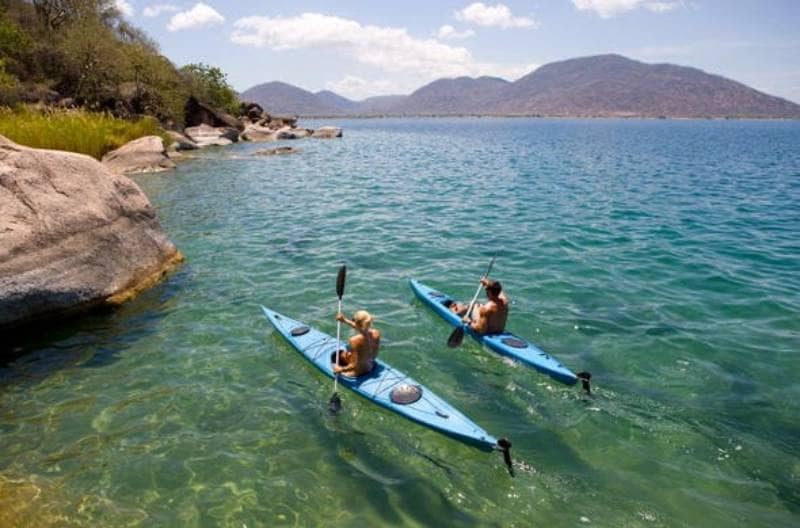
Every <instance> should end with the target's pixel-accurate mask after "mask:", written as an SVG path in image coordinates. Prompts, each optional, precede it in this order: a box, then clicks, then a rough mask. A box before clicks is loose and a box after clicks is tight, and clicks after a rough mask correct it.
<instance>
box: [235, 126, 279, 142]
mask: <svg viewBox="0 0 800 528" xmlns="http://www.w3.org/2000/svg"><path fill="white" fill-rule="evenodd" d="M241 138H242V139H243V140H245V141H275V134H274V131H273V130H270V129H269V128H267V127H265V126H261V125H257V124H255V123H253V124H249V125H247V126H245V128H244V132H242V135H241Z"/></svg>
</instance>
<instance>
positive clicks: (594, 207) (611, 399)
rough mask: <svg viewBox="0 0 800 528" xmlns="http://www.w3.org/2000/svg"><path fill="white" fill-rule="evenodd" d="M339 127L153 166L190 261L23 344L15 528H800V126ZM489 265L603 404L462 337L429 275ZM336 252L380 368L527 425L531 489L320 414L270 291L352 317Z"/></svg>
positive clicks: (448, 285)
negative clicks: (291, 146) (375, 341)
mask: <svg viewBox="0 0 800 528" xmlns="http://www.w3.org/2000/svg"><path fill="white" fill-rule="evenodd" d="M317 124H324V123H311V125H317ZM337 124H340V125H343V126H344V129H345V136H344V138H342V139H341V140H335V141H322V140H320V141H317V140H307V141H304V142H302V143H301V144H300V147H301V148H302V149H303V152H301V153H299V154H296V155H291V156H284V157H280V156H276V157H258V156H251V154H252V152H253V151H255V150H257V149H259V148H262V147H263V146H262V145H257V144H239V145H235V146H233V147H230V148H225V149H218V150H204V151H202V153H201V155H200V156H201V158H200V159H197V160H194V161H191V162H187V163H185V164H183V165H181V167H180V168H179V169H178V170H177V171H175V172H172V173H164V174H157V175H147V176H140V177H137V182H138V183H139V184H140V185H141V186H142V188H143V189H144V191H145V192H146V193H147V195H148V196H149V197H150V199H151V201H152V202H153V204H154V206H155V208H156V209H157V211H158V214H159V217H160V218H161V221H162V223H163V225H164V228H165V230H166V231H167V233H168V234H169V236H170V238H171V239H172V240H173V241H174V242H175V243H176V244H177V245H178V247H179V248H180V249H181V250H182V251H183V252H184V253H185V254H186V257H187V264H186V266H184V267H183V268H182V269H181V270H180V271H178V272H177V273H176V274H174V275H172V276H171V277H170V278H169V279H168V280H167V281H166V282H164V283H163V284H161V285H159V286H158V287H157V288H155V289H153V290H151V291H149V292H147V293H146V294H144V295H143V296H141V297H140V298H138V299H137V300H135V301H133V302H131V303H129V304H127V305H126V306H124V307H123V308H122V309H120V310H118V311H116V312H114V313H111V314H98V315H95V316H91V317H89V318H87V319H84V320H81V321H78V322H73V323H66V324H59V325H51V326H50V327H49V329H48V330H47V331H46V332H42V333H41V334H40V335H36V336H28V337H25V338H21V339H18V340H17V341H16V342H14V344H13V346H14V347H15V348H17V349H18V350H17V352H18V357H17V359H15V360H13V361H11V362H10V363H7V364H6V365H5V366H4V367H2V368H0V447H1V448H0V525H12V526H13V525H16V526H27V525H30V526H123V525H125V526H129V525H132V526H236V527H242V526H247V527H254V526H270V527H271V526H343V525H352V524H355V523H358V524H360V525H364V526H380V525H390V526H503V527H506V526H582V525H586V526H608V527H616V526H670V527H672V526H679V527H680V526H685V527H693V526H733V525H740V526H769V527H782V526H785V527H789V526H797V524H798V522H800V492H799V491H798V490H800V422H799V421H798V416H800V382H798V381H797V376H796V375H795V374H796V370H797V367H798V352H800V124H798V123H797V122H757V121H752V122H751V121H670V120H667V121H659V120H650V121H640V120H627V121H614V120H585V121H584V120H580V121H570V120H529V119H430V120H427V119H416V120H388V119H386V120H381V119H376V120H353V121H343V122H340V123H337ZM495 254H496V255H497V262H496V264H495V271H494V273H493V274H494V275H495V276H496V277H497V278H499V279H501V280H502V281H503V283H504V285H505V287H506V288H507V290H508V292H509V294H510V296H511V297H512V299H513V305H512V317H511V321H510V324H509V326H510V328H511V329H512V330H513V331H515V332H517V333H519V334H522V335H524V336H527V337H529V338H530V339H532V340H534V341H535V342H537V343H538V344H539V345H540V346H541V347H542V348H544V349H545V350H547V351H550V352H551V353H553V354H554V355H555V356H556V357H558V358H559V359H560V360H561V361H562V362H563V363H564V364H565V365H567V366H569V367H570V368H572V369H573V370H576V371H577V370H584V369H586V370H590V371H591V372H592V373H593V374H594V378H595V394H594V396H593V397H592V398H587V397H584V396H582V395H581V394H580V392H579V391H578V390H577V389H576V388H574V387H564V386H561V385H559V384H557V383H555V382H552V381H551V380H550V379H549V378H546V377H543V376H541V375H539V374H536V373H535V372H533V371H532V370H530V369H527V368H524V367H521V366H519V365H516V364H514V363H512V362H509V361H507V360H504V359H502V358H500V357H498V356H496V355H493V354H491V353H489V352H488V351H486V350H482V349H481V348H480V347H478V346H477V345H476V344H475V343H474V342H469V341H465V343H464V345H462V346H461V347H460V348H459V349H457V350H451V349H448V348H447V347H446V346H445V342H446V339H447V335H448V334H449V332H450V329H449V328H447V327H446V326H445V325H444V323H443V322H442V321H440V320H439V319H438V318H437V317H436V316H435V315H434V314H432V313H431V312H430V311H429V310H427V309H426V308H425V307H424V306H423V305H421V304H420V303H419V302H418V301H416V300H415V299H414V297H413V295H412V293H411V291H410V290H409V288H408V286H407V280H408V278H410V277H416V278H419V279H421V280H423V281H425V282H427V283H429V284H431V285H434V286H435V287H438V288H441V289H444V290H447V291H449V292H451V293H453V294H455V295H457V296H459V297H462V298H467V297H469V296H470V295H471V294H472V292H473V291H474V288H475V285H476V281H477V279H478V277H479V276H480V274H481V273H482V272H483V270H484V269H485V267H486V265H487V263H488V260H489V259H490V258H491V256H492V255H495ZM342 263H344V264H347V266H348V269H349V274H348V282H347V288H346V294H345V299H344V302H345V309H346V310H347V311H351V310H353V309H355V308H360V307H366V308H368V309H369V310H370V311H372V312H373V313H374V314H375V316H376V318H377V325H378V326H379V327H380V328H381V330H382V331H383V333H384V336H385V344H384V347H383V349H382V352H381V355H382V358H383V359H385V360H386V361H388V362H390V363H391V364H393V365H395V366H396V367H398V368H400V369H402V370H405V371H406V372H408V373H409V374H411V375H412V376H414V377H416V378H418V379H419V380H420V381H422V382H423V383H425V384H426V385H427V386H428V387H429V388H430V389H432V390H435V391H436V392H437V393H438V394H439V395H441V396H442V397H444V398H445V399H447V400H448V401H450V402H451V403H452V404H453V405H455V406H456V407H458V408H459V409H461V410H462V411H463V412H464V413H466V414H467V415H468V416H470V417H471V418H473V419H474V420H475V421H476V422H478V423H479V424H481V425H482V426H483V427H484V428H486V429H487V430H488V431H490V432H492V433H493V434H495V435H497V436H508V437H510V438H511V439H512V441H513V442H514V450H513V451H514V454H515V457H516V469H517V476H516V478H513V479H512V478H509V476H508V475H507V473H506V472H505V470H504V468H503V464H502V461H501V458H500V456H499V455H497V454H486V453H483V452H480V451H477V450H475V449H473V448H470V447H468V446H465V445H463V444H460V443H458V442H455V441H453V440H450V439H448V438H445V437H443V436H441V435H438V434H436V433H434V432H432V431H429V430H427V429H424V428H421V427H419V426H416V425H413V424H410V423H409V422H406V421H404V420H402V419H400V418H398V417H397V416H395V415H393V414H390V413H387V412H384V411H381V410H378V409H376V408H374V407H372V406H370V405H369V404H367V403H366V402H365V401H362V400H360V399H357V398H356V397H355V396H354V395H352V394H345V395H344V412H343V413H342V414H341V415H340V416H339V417H338V418H336V419H333V418H331V417H329V416H328V415H327V413H326V402H327V400H328V397H329V396H330V392H331V384H330V383H329V382H328V380H327V379H325V378H323V377H322V376H320V375H319V374H317V373H316V371H314V370H313V369H312V368H311V367H310V366H308V365H306V364H305V363H304V362H303V361H302V360H301V359H300V357H299V356H298V355H297V354H296V353H295V352H294V351H293V350H292V349H291V348H290V347H289V346H288V345H287V344H286V343H284V342H283V341H282V340H281V339H280V338H279V336H277V335H276V334H275V332H273V331H272V330H271V328H270V327H269V325H268V324H267V322H266V321H265V320H264V319H263V318H262V316H261V315H260V312H259V310H258V304H265V305H267V306H270V307H272V308H274V309H276V310H278V311H281V312H284V313H286V314H288V315H292V316H296V317H297V318H300V319H305V320H306V321H308V322H309V323H312V324H314V325H318V326H320V327H322V328H323V329H325V330H328V331H331V332H334V331H335V325H334V322H333V313H334V310H335V306H336V296H335V290H334V283H335V276H336V270H337V267H338V266H339V265H340V264H342ZM20 350H21V351H22V353H21V354H20Z"/></svg>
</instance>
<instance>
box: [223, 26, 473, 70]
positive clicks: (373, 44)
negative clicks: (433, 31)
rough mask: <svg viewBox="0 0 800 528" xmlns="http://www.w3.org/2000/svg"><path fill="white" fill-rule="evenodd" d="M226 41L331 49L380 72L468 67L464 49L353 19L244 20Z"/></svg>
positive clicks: (244, 43)
mask: <svg viewBox="0 0 800 528" xmlns="http://www.w3.org/2000/svg"><path fill="white" fill-rule="evenodd" d="M234 27H235V29H234V32H233V34H232V35H231V41H232V42H234V43H236V44H242V45H250V46H255V47H265V48H271V49H274V50H289V49H314V48H315V49H332V50H340V51H342V52H343V53H345V54H347V55H349V56H352V57H353V58H355V59H356V60H357V61H358V62H361V63H362V64H368V65H370V66H376V67H378V68H381V69H383V70H385V71H393V72H399V71H409V70H411V71H417V72H420V73H423V74H425V73H432V72H438V73H439V74H440V75H447V74H448V73H451V72H457V71H463V70H464V69H465V68H466V67H467V66H469V65H470V64H471V63H472V56H471V55H470V53H469V51H467V50H466V49H465V48H460V47H453V46H448V45H447V44H443V43H441V42H439V41H437V40H435V39H425V40H422V39H418V38H414V37H412V36H411V35H409V34H408V32H407V31H406V29H405V28H393V27H379V26H367V25H361V24H360V23H358V22H356V21H355V20H349V19H346V18H340V17H336V16H329V15H322V14H318V13H303V14H302V15H300V16H296V17H285V18H284V17H275V18H270V17H259V16H253V17H246V18H241V19H239V20H237V21H236V22H235V23H234Z"/></svg>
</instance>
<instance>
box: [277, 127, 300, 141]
mask: <svg viewBox="0 0 800 528" xmlns="http://www.w3.org/2000/svg"><path fill="white" fill-rule="evenodd" d="M306 136H308V130H306V129H305V128H292V127H289V126H285V127H282V128H279V129H278V130H276V131H275V132H273V137H274V138H275V139H301V138H304V137H306Z"/></svg>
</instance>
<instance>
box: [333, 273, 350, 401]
mask: <svg viewBox="0 0 800 528" xmlns="http://www.w3.org/2000/svg"><path fill="white" fill-rule="evenodd" d="M346 276H347V266H342V267H341V268H339V273H338V274H337V275H336V297H338V298H339V308H338V311H337V312H336V363H335V364H334V365H333V367H334V368H338V367H339V350H340V349H341V348H342V347H341V344H342V343H341V337H342V323H341V321H339V314H340V313H342V297H344V281H345V277H346ZM338 390H339V373H338V372H335V373H334V375H333V394H332V395H331V399H330V402H329V406H330V409H331V411H332V412H334V414H335V413H336V412H337V411H338V410H339V409H340V408H341V405H342V403H341V400H340V399H339V393H338V392H337V391H338Z"/></svg>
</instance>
